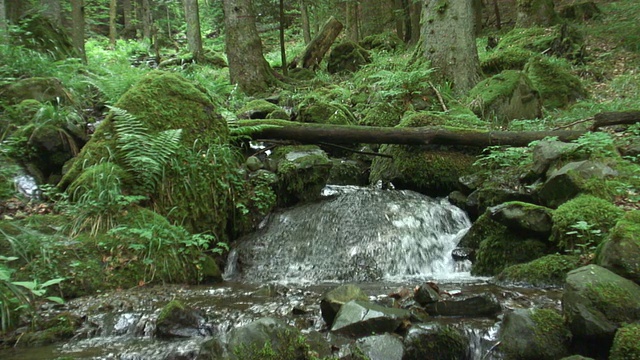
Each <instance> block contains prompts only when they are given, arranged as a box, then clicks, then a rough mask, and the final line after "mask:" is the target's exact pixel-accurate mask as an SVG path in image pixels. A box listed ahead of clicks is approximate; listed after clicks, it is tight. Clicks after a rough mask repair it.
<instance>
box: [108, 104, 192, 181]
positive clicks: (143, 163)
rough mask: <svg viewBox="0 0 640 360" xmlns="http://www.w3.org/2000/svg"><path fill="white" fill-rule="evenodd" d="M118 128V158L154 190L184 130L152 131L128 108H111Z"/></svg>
mask: <svg viewBox="0 0 640 360" xmlns="http://www.w3.org/2000/svg"><path fill="white" fill-rule="evenodd" d="M109 108H110V109H111V111H112V112H113V115H114V117H113V120H114V127H115V129H116V134H117V141H116V144H117V145H116V147H117V152H116V157H117V158H118V160H120V161H121V163H122V165H123V166H124V168H125V169H126V170H127V172H129V173H131V174H132V175H134V177H135V178H136V180H137V181H138V182H139V183H140V185H141V186H142V187H143V189H144V191H146V192H154V191H155V189H156V186H157V184H158V183H159V182H160V181H161V179H162V173H163V170H164V167H165V166H166V164H168V163H169V162H170V161H171V159H172V157H173V155H174V154H175V153H176V151H178V149H179V148H180V139H181V136H182V129H172V130H165V131H162V132H160V133H157V134H150V133H149V130H148V129H147V127H146V126H145V125H144V124H143V123H142V122H141V121H140V120H138V119H136V117H135V116H133V115H131V114H129V113H128V112H127V111H126V110H123V109H119V108H117V107H109Z"/></svg>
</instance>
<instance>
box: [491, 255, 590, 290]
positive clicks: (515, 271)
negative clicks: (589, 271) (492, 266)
mask: <svg viewBox="0 0 640 360" xmlns="http://www.w3.org/2000/svg"><path fill="white" fill-rule="evenodd" d="M580 265H581V262H580V257H579V256H577V255H559V254H553V255H547V256H543V257H541V258H539V259H535V260H533V261H531V262H528V263H526V264H517V265H512V266H509V267H507V268H505V269H504V270H502V272H500V274H498V276H496V279H497V280H498V281H505V282H510V283H524V284H527V285H530V286H536V287H546V286H562V285H563V284H564V281H565V278H566V276H567V273H568V272H569V271H571V270H573V269H577V268H578V267H580Z"/></svg>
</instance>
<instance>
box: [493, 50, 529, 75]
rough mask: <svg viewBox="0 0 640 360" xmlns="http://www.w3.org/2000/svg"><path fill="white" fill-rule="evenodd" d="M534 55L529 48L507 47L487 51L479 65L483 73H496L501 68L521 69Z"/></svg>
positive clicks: (501, 69)
mask: <svg viewBox="0 0 640 360" xmlns="http://www.w3.org/2000/svg"><path fill="white" fill-rule="evenodd" d="M533 55H534V52H532V51H531V50H527V49H523V48H520V47H509V48H506V49H505V50H498V51H494V52H490V53H488V54H487V55H486V56H484V57H483V58H482V59H481V62H480V67H481V68H482V71H483V72H484V73H485V74H488V75H493V74H498V73H500V72H501V71H503V70H522V69H524V66H525V65H526V64H527V62H528V61H529V59H530V58H531V57H532V56H533Z"/></svg>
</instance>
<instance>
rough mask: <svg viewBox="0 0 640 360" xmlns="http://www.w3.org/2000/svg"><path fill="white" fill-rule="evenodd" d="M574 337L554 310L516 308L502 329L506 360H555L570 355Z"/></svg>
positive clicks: (507, 315) (508, 315)
mask: <svg viewBox="0 0 640 360" xmlns="http://www.w3.org/2000/svg"><path fill="white" fill-rule="evenodd" d="M570 336H571V334H570V333H569V330H568V329H567V328H566V327H565V326H564V321H563V319H562V315H561V314H560V313H559V312H557V311H556V310H552V309H516V310H514V311H512V312H510V313H508V314H506V315H505V317H504V319H503V320H502V325H501V326H500V335H499V337H500V342H501V344H502V346H501V347H500V349H501V350H502V352H503V353H504V355H505V359H518V360H525V359H531V360H537V359H540V360H545V359H546V360H555V359H559V358H561V357H563V356H565V355H567V354H569V350H568V345H569V338H570Z"/></svg>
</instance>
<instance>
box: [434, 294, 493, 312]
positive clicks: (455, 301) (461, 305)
mask: <svg viewBox="0 0 640 360" xmlns="http://www.w3.org/2000/svg"><path fill="white" fill-rule="evenodd" d="M424 309H425V310H426V311H427V313H428V314H429V315H438V316H463V317H490V316H495V315H497V314H498V313H500V311H502V307H501V306H500V302H499V301H498V299H497V298H496V297H495V296H494V295H491V294H483V295H474V296H469V297H463V298H459V297H453V298H441V299H440V300H439V301H437V302H431V303H428V304H425V305H424Z"/></svg>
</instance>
